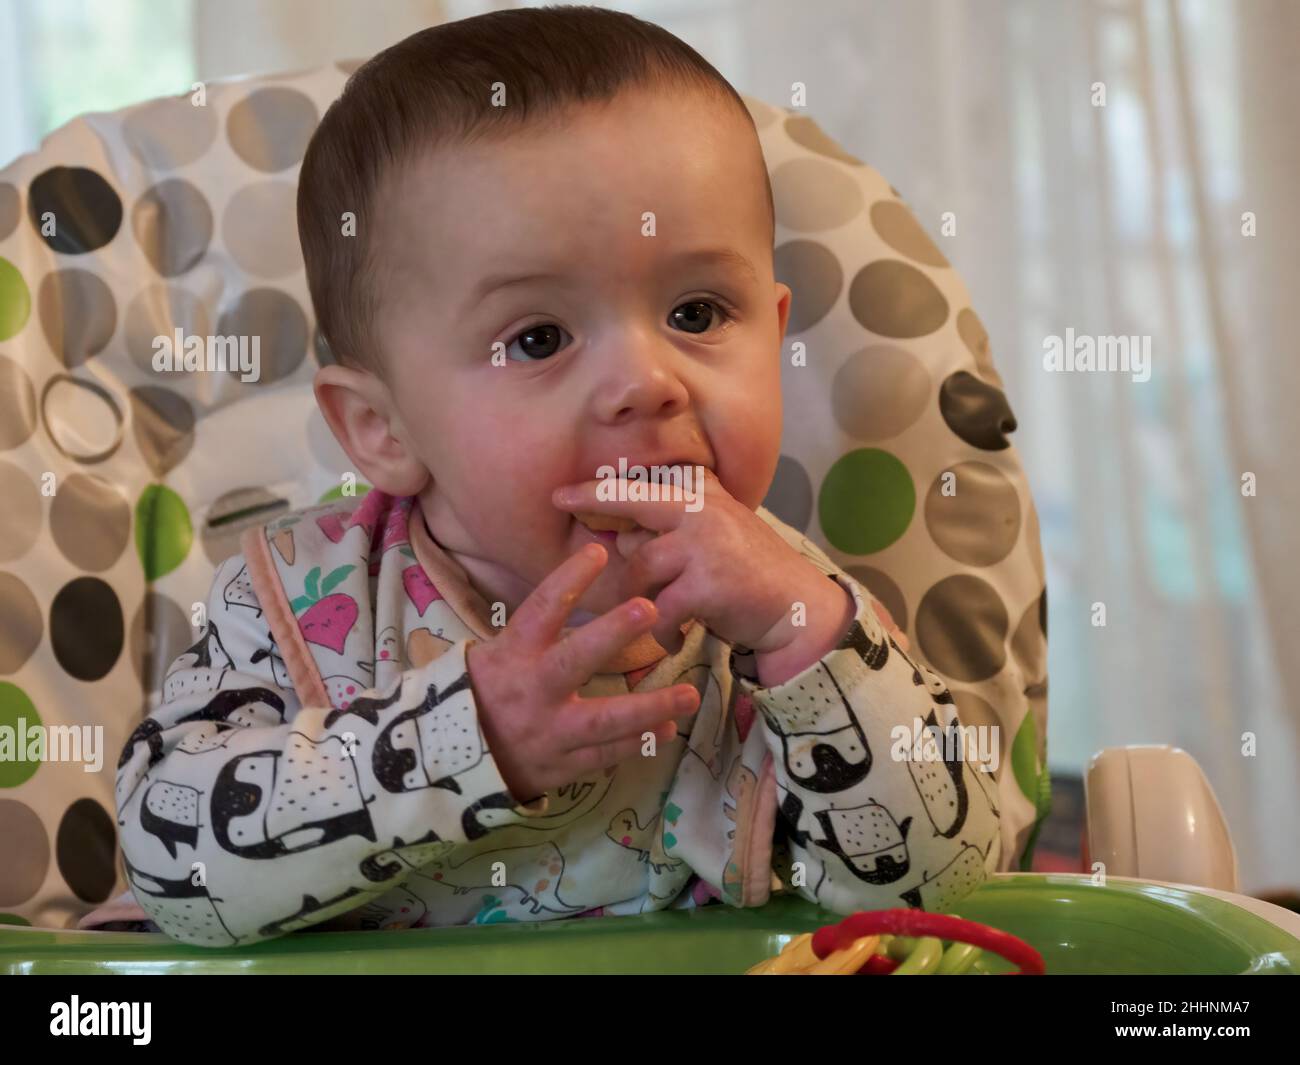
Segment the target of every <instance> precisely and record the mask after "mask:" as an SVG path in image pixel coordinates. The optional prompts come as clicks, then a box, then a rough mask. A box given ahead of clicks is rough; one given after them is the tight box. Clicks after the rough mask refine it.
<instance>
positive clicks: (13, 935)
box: [0, 873, 1300, 975]
mask: <svg viewBox="0 0 1300 1065" xmlns="http://www.w3.org/2000/svg"><path fill="white" fill-rule="evenodd" d="M957 912H958V913H959V914H960V915H961V916H962V917H966V918H968V919H970V920H973V921H982V922H984V923H985V924H989V925H993V926H994V927H996V928H1001V929H1004V930H1005V931H1008V932H1011V933H1013V934H1014V935H1017V936H1020V937H1021V938H1022V939H1024V940H1026V941H1028V942H1029V943H1031V944H1033V946H1035V947H1036V948H1038V950H1039V951H1040V952H1041V953H1042V955H1043V957H1044V959H1045V960H1046V962H1047V969H1048V972H1049V973H1061V974H1066V973H1076V974H1077V973H1085V974H1087V973H1090V974H1099V975H1100V974H1122V973H1187V974H1193V973H1195V974H1232V973H1244V972H1258V973H1265V972H1267V973H1292V974H1294V973H1297V972H1300V940H1297V939H1296V938H1295V937H1294V936H1291V935H1288V934H1287V933H1286V932H1284V931H1283V930H1282V929H1280V928H1277V927H1276V926H1274V925H1272V924H1270V923H1269V922H1268V921H1266V920H1264V919H1263V918H1262V917H1258V916H1256V915H1255V914H1253V913H1250V912H1249V911H1247V910H1244V909H1242V908H1241V907H1239V906H1234V905H1233V904H1232V903H1230V902H1227V901H1224V900H1223V899H1219V898H1215V897H1214V896H1211V895H1203V894H1200V893H1199V892H1194V891H1188V890H1184V889H1182V888H1174V887H1168V886H1163V885H1156V884H1147V883H1142V882H1140V881H1126V882H1118V881H1112V882H1111V883H1110V884H1108V885H1107V886H1106V887H1097V886H1094V885H1093V884H1092V883H1091V881H1090V880H1089V878H1088V877H1086V876H1074V875H1068V874H1055V873H1053V874H1046V875H1043V874H1022V875H1007V876H999V877H997V878H995V879H993V880H991V881H988V882H986V883H985V884H983V885H982V886H981V887H980V888H979V890H977V891H976V892H975V893H974V894H972V895H971V896H970V897H968V898H966V899H964V900H963V901H962V904H961V905H960V906H959V907H957ZM839 919H840V918H839V917H838V916H837V915H836V914H833V913H830V912H828V911H826V910H822V909H820V908H818V907H816V906H814V905H812V904H811V903H809V902H807V901H805V900H803V899H801V898H797V897H793V896H780V897H777V898H775V899H773V900H772V901H771V902H770V903H768V904H767V905H766V906H763V907H761V908H758V909H749V910H738V909H734V908H732V907H730V906H706V907H705V908H703V909H700V910H672V911H661V912H658V913H650V914H643V915H641V916H636V917H590V918H581V919H576V920H565V921H545V922H537V923H519V924H515V923H503V924H491V925H477V926H472V927H456V928H430V929H410V930H406V931H395V932H315V933H313V932H297V933H294V934H292V935H289V936H285V937H283V938H281V939H277V940H272V941H270V942H266V943H257V944H254V945H252V946H249V947H230V948H223V949H220V950H209V949H204V948H200V947H188V946H184V945H181V944H179V943H174V942H172V941H171V940H169V939H168V938H167V937H166V936H162V935H158V934H154V935H141V934H128V933H105V932H99V933H90V932H59V931H43V930H12V929H3V928H0V973H7V974H12V973H60V974H78V975H80V974H93V973H165V974H171V973H204V974H211V973H254V974H260V973H294V974H297V973H448V974H451V973H456V974H459V973H520V974H544V973H608V974H617V973H665V974H667V973H736V974H739V973H743V972H744V971H745V970H746V969H747V968H749V967H750V966H751V965H753V964H755V963H756V962H758V961H761V960H762V959H763V958H765V957H768V956H770V955H772V954H775V953H776V952H777V951H779V950H780V949H781V947H783V946H784V945H785V944H786V943H787V942H789V940H790V939H791V938H792V937H793V936H795V935H798V934H799V933H801V932H806V931H811V930H813V929H815V928H817V927H819V926H820V925H823V924H830V923H833V922H835V921H838V920H839Z"/></svg>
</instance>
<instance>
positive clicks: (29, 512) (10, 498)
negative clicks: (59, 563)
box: [0, 462, 44, 562]
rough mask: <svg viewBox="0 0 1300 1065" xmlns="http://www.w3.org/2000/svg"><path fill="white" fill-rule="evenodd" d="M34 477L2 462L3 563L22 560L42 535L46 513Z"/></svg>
mask: <svg viewBox="0 0 1300 1065" xmlns="http://www.w3.org/2000/svg"><path fill="white" fill-rule="evenodd" d="M32 477H33V475H32V474H30V473H28V472H27V471H26V470H23V469H20V468H19V467H18V466H15V465H14V464H13V463H11V462H0V499H3V500H4V506H3V507H0V562H10V561H12V560H13V559H18V558H22V557H23V556H24V555H25V554H27V552H28V551H30V550H31V549H32V545H33V544H34V543H36V538H37V537H38V536H40V534H41V524H42V522H43V521H44V514H43V512H42V507H41V493H40V491H39V490H38V489H37V487H36V483H35V481H34V480H33V479H32Z"/></svg>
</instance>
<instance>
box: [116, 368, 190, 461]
mask: <svg viewBox="0 0 1300 1065" xmlns="http://www.w3.org/2000/svg"><path fill="white" fill-rule="evenodd" d="M194 420H195V419H194V408H193V407H192V406H190V404H189V401H188V400H187V399H185V397H184V396H181V395H178V394H177V393H175V392H173V391H171V390H170V389H166V388H157V387H154V386H153V385H146V386H144V387H142V388H133V389H131V428H132V430H133V431H134V435H135V442H136V444H137V446H138V447H139V448H140V452H141V454H142V455H143V456H144V460H145V462H146V463H147V464H148V466H149V468H150V469H151V470H153V472H154V474H155V476H158V477H162V476H163V475H164V474H165V473H167V472H168V471H169V470H173V469H175V468H176V467H177V466H179V465H180V464H181V462H182V461H183V460H184V459H185V456H186V455H188V454H189V453H190V449H191V448H192V447H193V446H194Z"/></svg>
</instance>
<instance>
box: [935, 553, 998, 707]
mask: <svg viewBox="0 0 1300 1065" xmlns="http://www.w3.org/2000/svg"><path fill="white" fill-rule="evenodd" d="M915 635H916V640H917V643H918V645H919V650H920V652H921V654H922V655H923V656H924V658H925V660H926V661H927V662H929V663H930V664H931V665H932V666H933V667H934V668H935V669H936V670H937V671H938V672H939V673H940V674H941V675H942V676H944V677H945V678H947V679H949V680H953V681H958V682H967V683H969V682H971V681H977V680H987V679H988V678H989V677H991V676H993V675H994V674H995V673H997V672H998V671H999V670H1001V669H1002V667H1003V665H1005V664H1006V640H1007V635H1008V619H1007V608H1006V607H1005V606H1004V605H1003V603H1002V599H1001V597H1000V596H999V595H998V593H997V591H996V590H995V589H994V588H993V586H992V585H990V584H989V583H988V582H987V581H985V580H983V579H981V578H979V577H975V576H971V575H970V574H966V573H959V574H956V575H954V576H952V577H945V578H944V579H943V580H941V581H938V582H937V583H936V584H934V585H933V586H932V587H931V588H930V590H929V591H927V592H926V593H925V595H924V596H922V597H921V602H920V605H919V606H918V607H917V610H916V628H915Z"/></svg>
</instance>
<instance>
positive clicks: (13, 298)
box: [0, 259, 32, 340]
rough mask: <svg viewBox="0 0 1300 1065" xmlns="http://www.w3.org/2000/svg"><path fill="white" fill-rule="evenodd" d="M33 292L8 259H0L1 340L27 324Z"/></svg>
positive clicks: (6, 338)
mask: <svg viewBox="0 0 1300 1065" xmlns="http://www.w3.org/2000/svg"><path fill="white" fill-rule="evenodd" d="M31 310H32V294H31V293H30V292H28V291H27V282H26V281H24V280H23V275H22V274H20V273H19V272H18V268H17V267H16V266H14V264H13V263H11V262H10V261H9V260H8V259H0V340H8V339H9V338H10V337H11V336H14V335H15V334H16V333H17V332H18V330H20V329H21V328H22V327H23V326H24V325H26V324H27V316H28V315H29V314H30V313H31Z"/></svg>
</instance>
